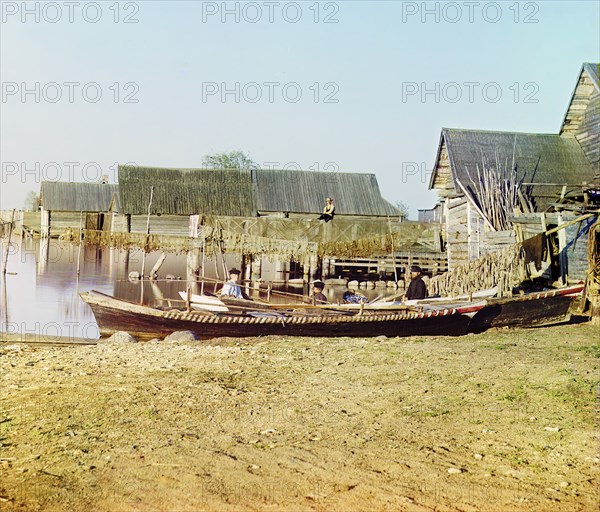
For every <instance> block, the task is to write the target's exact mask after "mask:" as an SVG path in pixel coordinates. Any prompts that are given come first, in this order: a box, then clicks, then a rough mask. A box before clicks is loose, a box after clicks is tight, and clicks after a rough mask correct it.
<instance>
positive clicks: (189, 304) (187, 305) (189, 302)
mask: <svg viewBox="0 0 600 512" xmlns="http://www.w3.org/2000/svg"><path fill="white" fill-rule="evenodd" d="M185 309H186V310H187V311H188V313H189V312H190V311H191V310H192V288H191V287H190V286H189V285H188V287H187V290H186V295H185Z"/></svg>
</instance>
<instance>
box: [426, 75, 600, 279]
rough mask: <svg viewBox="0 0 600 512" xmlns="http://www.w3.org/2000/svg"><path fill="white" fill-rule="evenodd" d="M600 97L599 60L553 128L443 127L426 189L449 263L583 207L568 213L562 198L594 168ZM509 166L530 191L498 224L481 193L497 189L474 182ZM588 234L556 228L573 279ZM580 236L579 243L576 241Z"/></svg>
mask: <svg viewBox="0 0 600 512" xmlns="http://www.w3.org/2000/svg"><path fill="white" fill-rule="evenodd" d="M599 103H600V86H599V84H598V64H584V65H583V66H582V68H581V71H580V74H579V77H578V80H577V85H576V87H575V90H574V92H573V95H572V97H571V101H570V104H569V107H568V108H567V113H566V115H565V119H564V121H563V124H562V127H561V129H560V131H559V133H557V134H537V133H515V132H495V131H483V130H463V129H450V128H443V129H442V133H441V135H440V141H439V145H438V150H437V155H436V160H435V165H434V169H433V173H432V176H431V180H430V184H429V188H430V189H435V190H437V191H438V194H439V198H440V201H441V204H442V207H441V208H442V211H441V218H442V221H443V229H444V234H445V240H446V250H447V253H448V267H449V268H450V269H452V268H455V267H456V266H458V265H461V264H465V263H467V262H469V261H472V260H474V259H477V258H479V257H480V256H483V255H485V254H488V253H490V252H495V251H498V250H499V249H501V248H502V247H504V246H506V245H508V244H511V243H515V242H517V241H522V240H524V239H526V238H528V237H529V236H530V235H533V234H535V233H539V232H543V231H546V230H548V229H551V228H552V227H554V226H556V225H558V224H562V223H564V222H568V221H569V220H572V219H573V218H576V217H577V215H578V214H579V213H581V209H580V210H577V208H575V209H573V210H572V211H568V209H566V208H564V201H563V200H564V199H565V197H568V196H569V195H581V194H584V193H585V190H586V188H587V187H588V185H589V184H590V183H592V182H593V181H594V177H595V175H596V176H597V175H598V173H599V169H598V165H599V151H600V115H599V113H600V105H599ZM507 169H508V170H509V171H511V172H512V171H513V170H514V174H513V176H517V177H518V179H519V180H520V182H521V185H522V186H521V189H523V191H527V194H528V197H527V199H526V198H524V197H522V196H519V201H518V202H517V203H516V204H515V208H514V210H513V211H510V212H506V214H507V216H508V218H509V219H510V223H509V225H508V226H505V227H504V229H499V228H498V226H497V225H495V223H494V222H493V219H491V218H490V215H489V212H487V211H486V209H485V208H484V203H485V202H486V200H489V197H487V198H486V197H483V196H485V195H486V194H488V193H489V194H494V193H495V192H494V191H493V190H488V191H486V190H485V188H482V187H481V186H477V185H478V183H481V176H482V174H483V172H484V170H485V171H488V172H490V173H492V174H493V175H498V176H500V175H501V174H502V173H503V172H504V171H506V170H507ZM519 193H520V192H519ZM489 194H488V195H489ZM588 229H589V226H588ZM585 234H586V232H585V231H582V229H581V226H579V227H578V226H577V225H575V226H574V227H573V228H570V229H569V230H564V231H563V230H561V231H559V232H557V233H556V234H555V236H556V238H557V241H556V242H557V244H558V247H559V250H560V251H561V252H562V251H563V250H568V249H569V248H570V249H571V259H572V260H573V261H572V264H571V269H570V270H569V277H572V278H576V279H579V278H583V277H585V271H584V269H585V267H586V264H585V262H584V263H582V258H583V259H585V254H586V251H587V249H586V242H585V237H584V236H583V235H585ZM578 238H579V239H581V238H583V240H582V242H578V243H575V242H574V240H575V239H578ZM575 248H578V249H577V250H578V251H579V252H580V253H581V254H579V252H578V253H576V254H575V253H574V252H573V251H575V250H576V249H575ZM577 261H578V263H576V262H577ZM565 268H566V266H565Z"/></svg>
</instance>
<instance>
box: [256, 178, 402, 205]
mask: <svg viewBox="0 0 600 512" xmlns="http://www.w3.org/2000/svg"><path fill="white" fill-rule="evenodd" d="M252 174H253V176H254V181H255V185H256V197H257V205H258V209H259V211H264V212H295V213H310V214H316V213H320V212H321V211H322V210H323V205H324V203H325V198H326V197H331V198H333V200H334V204H335V212H336V213H337V214H338V215H340V214H341V215H365V216H376V217H385V216H387V215H392V216H394V215H399V211H398V209H397V208H395V207H394V206H392V205H391V204H390V203H388V202H387V201H386V200H385V199H383V198H382V197H381V192H380V191H379V185H378V184H377V178H376V177H375V175H374V174H364V173H348V172H314V171H294V170H270V169H269V170H267V169H257V170H254V171H252Z"/></svg>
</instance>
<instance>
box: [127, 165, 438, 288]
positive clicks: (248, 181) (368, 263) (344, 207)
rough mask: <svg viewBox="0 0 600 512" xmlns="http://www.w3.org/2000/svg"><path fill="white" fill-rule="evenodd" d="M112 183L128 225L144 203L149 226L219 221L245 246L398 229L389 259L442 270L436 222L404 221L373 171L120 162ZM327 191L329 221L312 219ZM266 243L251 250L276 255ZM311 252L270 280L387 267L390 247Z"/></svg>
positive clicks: (336, 240)
mask: <svg viewBox="0 0 600 512" xmlns="http://www.w3.org/2000/svg"><path fill="white" fill-rule="evenodd" d="M119 186H120V189H119V190H120V198H121V203H120V204H121V209H122V212H123V213H124V214H125V215H126V216H127V218H128V225H129V230H130V231H131V232H133V233H145V232H146V229H147V215H148V208H150V214H151V218H150V233H151V234H152V233H157V234H177V235H188V234H189V236H192V237H196V236H198V232H199V230H202V229H205V228H209V229H221V230H223V231H224V233H226V234H227V236H228V237H230V238H231V237H232V236H237V237H243V243H244V244H245V248H246V249H247V248H249V247H252V244H255V245H256V246H257V247H258V245H260V244H258V243H257V242H256V241H257V240H264V239H269V240H278V241H281V243H282V244H285V243H286V242H291V241H299V240H301V241H303V242H305V243H306V244H318V243H328V244H342V246H343V244H348V243H351V242H353V241H355V240H359V239H370V238H372V237H377V236H386V235H388V234H389V233H392V232H394V233H396V235H397V233H398V231H399V230H402V231H403V233H405V235H404V236H402V237H401V239H402V240H404V241H405V243H404V244H401V243H398V246H397V247H395V251H394V253H395V254H394V256H397V258H398V260H397V262H396V263H397V265H396V266H406V264H408V262H409V261H414V262H415V263H416V262H417V260H418V262H419V263H421V264H422V265H423V266H425V267H426V268H427V269H430V270H432V271H442V270H445V255H443V254H442V253H441V244H440V228H439V226H438V225H427V226H420V227H419V226H417V227H416V231H415V225H417V223H408V222H406V221H404V219H403V218H402V217H401V214H400V212H399V211H398V209H397V208H395V207H394V206H392V205H391V204H390V203H389V202H387V201H386V200H385V199H383V197H382V196H381V193H380V190H379V185H378V183H377V179H376V177H375V176H374V175H373V174H366V173H319V172H312V171H289V170H266V169H252V170H246V171H238V170H212V169H211V170H207V169H164V168H151V167H131V166H120V167H119ZM151 194H152V199H151ZM326 197H332V198H333V199H334V202H335V208H336V210H335V218H334V220H333V221H332V222H329V223H325V222H322V221H319V220H317V217H318V216H319V214H320V213H321V212H322V209H323V205H324V202H325V198H326ZM416 232H418V233H417V234H416V235H415V233H416ZM396 238H398V237H397V236H396ZM342 246H337V247H342ZM331 247H333V246H331ZM248 250H250V249H248ZM273 250H274V251H275V252H273V253H272V254H265V253H264V245H263V246H261V248H260V249H257V251H256V253H257V254H261V255H262V256H265V257H276V256H277V254H276V252H277V251H276V249H275V248H274V249H273ZM246 252H248V251H246ZM250 252H251V251H250ZM350 252H352V251H350ZM311 258H312V260H311V261H296V262H295V263H294V262H290V261H287V262H279V263H283V264H282V265H278V270H277V271H276V273H277V274H278V275H277V276H276V277H275V279H273V280H276V281H285V280H287V278H288V277H290V275H293V274H294V272H296V271H297V272H298V273H299V274H297V275H293V277H298V275H299V276H300V277H302V276H305V277H306V276H309V277H312V276H314V275H315V274H318V275H322V276H324V277H327V276H338V275H345V274H352V273H356V272H358V273H360V272H363V273H366V274H375V276H378V275H381V274H384V275H385V274H386V273H387V274H389V275H390V276H391V275H394V268H393V265H394V264H393V263H392V257H391V255H390V254H373V255H371V256H370V257H367V258H365V257H364V254H361V258H358V257H357V258H352V257H344V258H343V259H339V260H336V258H335V254H328V255H326V256H325V257H324V258H321V259H320V260H319V261H315V260H314V253H313V256H311ZM259 259H260V258H259ZM255 263H256V262H255ZM255 266H258V267H260V264H259V263H256V265H255ZM390 267H391V268H390ZM369 277H372V275H370V276H369Z"/></svg>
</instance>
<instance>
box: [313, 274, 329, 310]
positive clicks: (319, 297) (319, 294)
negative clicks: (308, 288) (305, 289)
mask: <svg viewBox="0 0 600 512" xmlns="http://www.w3.org/2000/svg"><path fill="white" fill-rule="evenodd" d="M324 288H325V283H324V282H323V281H321V280H320V279H317V280H316V281H313V294H312V298H313V300H314V302H315V304H327V297H326V296H325V294H324V293H323V289H324Z"/></svg>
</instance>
